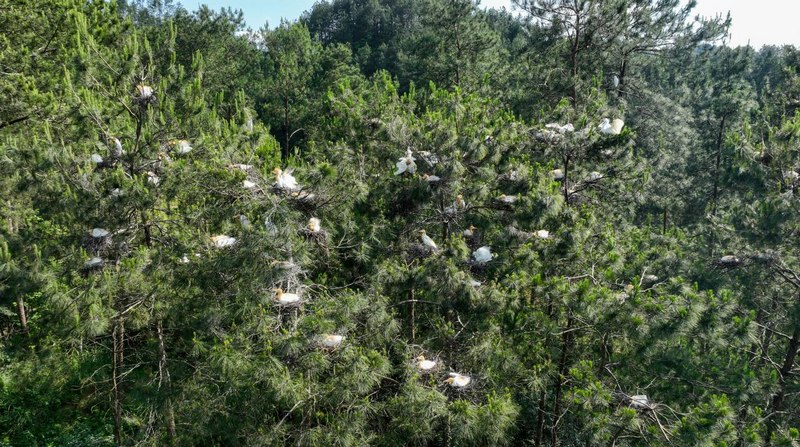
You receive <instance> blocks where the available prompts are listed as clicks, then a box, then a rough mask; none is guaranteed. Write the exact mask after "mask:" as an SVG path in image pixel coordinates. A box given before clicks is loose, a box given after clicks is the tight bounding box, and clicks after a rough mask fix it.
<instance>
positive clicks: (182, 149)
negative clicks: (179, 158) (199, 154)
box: [175, 140, 194, 154]
mask: <svg viewBox="0 0 800 447" xmlns="http://www.w3.org/2000/svg"><path fill="white" fill-rule="evenodd" d="M175 147H176V149H177V150H178V153H179V154H188V153H189V152H191V151H192V149H194V148H193V147H192V145H191V144H189V142H188V141H186V140H178V142H177V143H175Z"/></svg>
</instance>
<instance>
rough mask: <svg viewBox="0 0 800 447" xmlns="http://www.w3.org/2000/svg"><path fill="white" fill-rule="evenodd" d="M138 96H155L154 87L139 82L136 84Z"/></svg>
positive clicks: (147, 97)
mask: <svg viewBox="0 0 800 447" xmlns="http://www.w3.org/2000/svg"><path fill="white" fill-rule="evenodd" d="M136 96H137V97H138V98H140V99H150V98H152V97H153V87H150V86H149V85H142V84H139V85H137V86H136Z"/></svg>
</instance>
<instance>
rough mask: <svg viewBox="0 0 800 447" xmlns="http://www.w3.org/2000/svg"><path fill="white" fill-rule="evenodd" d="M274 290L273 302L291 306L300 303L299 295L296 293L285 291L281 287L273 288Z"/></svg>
mask: <svg viewBox="0 0 800 447" xmlns="http://www.w3.org/2000/svg"><path fill="white" fill-rule="evenodd" d="M273 291H274V292H275V303H276V304H278V305H281V306H292V305H296V304H299V303H300V295H298V294H296V293H285V292H284V291H283V289H281V288H277V289H273Z"/></svg>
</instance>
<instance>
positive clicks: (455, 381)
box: [445, 372, 472, 388]
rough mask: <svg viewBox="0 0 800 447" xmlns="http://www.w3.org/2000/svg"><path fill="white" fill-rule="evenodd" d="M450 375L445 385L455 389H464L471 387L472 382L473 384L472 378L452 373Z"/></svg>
mask: <svg viewBox="0 0 800 447" xmlns="http://www.w3.org/2000/svg"><path fill="white" fill-rule="evenodd" d="M449 375H450V378H448V379H447V380H445V383H447V384H449V385H450V386H452V387H454V388H464V387H465V386H467V385H469V384H470V382H472V378H471V377H470V376H465V375H463V374H459V373H455V372H451V373H450V374H449Z"/></svg>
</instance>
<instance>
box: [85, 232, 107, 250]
mask: <svg viewBox="0 0 800 447" xmlns="http://www.w3.org/2000/svg"><path fill="white" fill-rule="evenodd" d="M82 245H83V248H84V249H86V251H87V252H89V253H92V254H93V255H99V254H102V253H106V252H108V250H110V249H111V245H112V243H111V235H109V234H106V235H105V236H102V237H96V236H92V234H88V235H87V236H86V237H84V238H83V243H82Z"/></svg>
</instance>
